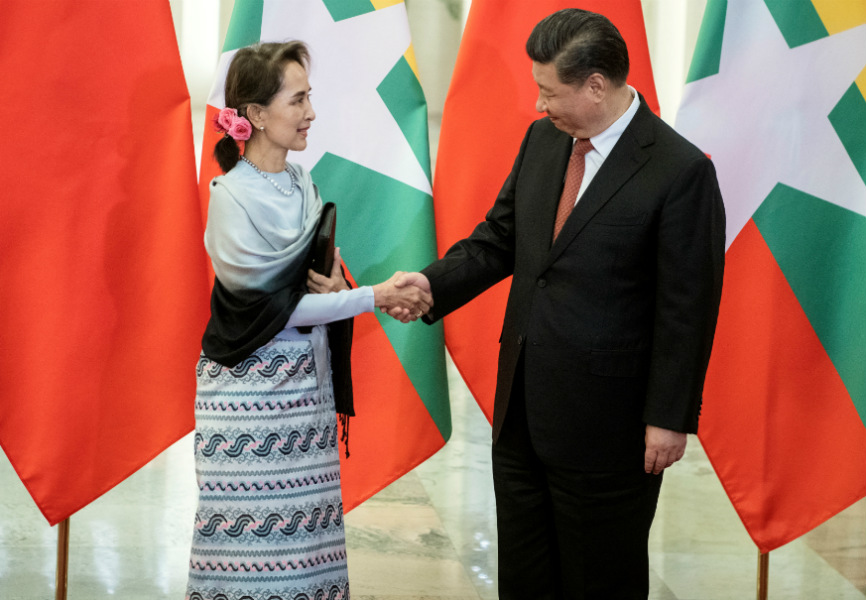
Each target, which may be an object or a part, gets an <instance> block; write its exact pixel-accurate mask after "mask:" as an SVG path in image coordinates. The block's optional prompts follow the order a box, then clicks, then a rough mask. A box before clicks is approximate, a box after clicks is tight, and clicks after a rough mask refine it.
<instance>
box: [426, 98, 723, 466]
mask: <svg viewBox="0 0 866 600" xmlns="http://www.w3.org/2000/svg"><path fill="white" fill-rule="evenodd" d="M571 147H572V138H571V137H570V136H569V135H568V134H566V133H564V132H562V131H560V130H558V129H556V127H554V126H553V124H552V123H551V122H550V120H549V119H547V118H543V119H540V120H538V121H536V122H534V123H533V124H532V125H531V126H530V127H529V130H528V131H527V133H526V136H525V137H524V140H523V143H522V145H521V147H520V152H519V154H518V156H517V159H516V160H515V162H514V167H513V168H512V171H511V174H510V175H509V176H508V178H507V179H506V181H505V184H504V185H503V187H502V190H501V191H500V193H499V196H498V197H497V199H496V202H495V204H494V205H493V208H492V209H491V210H490V212H489V213H488V214H487V217H486V219H485V220H484V221H483V222H482V223H480V224H479V225H478V226H477V227H476V228H475V230H474V231H473V233H472V234H471V235H470V236H469V237H468V238H466V239H464V240H462V241H460V242H458V243H457V244H455V245H454V246H453V247H452V248H451V249H450V250H449V251H448V252H447V253H446V255H445V256H444V257H443V258H442V259H440V260H439V261H437V262H435V263H433V264H432V265H430V266H429V267H427V268H426V269H425V270H424V271H423V272H424V274H425V275H426V276H427V277H428V279H429V280H430V283H431V287H432V291H433V299H434V302H435V306H434V309H433V313H432V314H431V315H430V316H429V317H427V318H426V320H427V321H428V322H432V321H435V320H436V319H439V318H441V317H443V316H444V315H446V314H448V313H450V312H451V311H453V310H455V309H456V308H458V307H459V306H461V305H463V304H464V303H466V302H467V301H469V300H470V299H471V298H473V297H475V296H476V295H478V294H479V293H481V292H482V291H484V290H485V289H487V288H488V287H490V286H491V285H493V284H494V283H496V282H498V281H500V280H502V279H503V278H505V277H507V276H509V275H513V276H514V278H513V281H512V284H511V291H510V295H509V298H508V304H507V307H506V312H505V321H504V324H503V327H502V335H501V338H500V354H499V369H498V376H497V387H496V399H495V405H494V414H493V438H494V442H495V441H496V439H497V437H498V435H499V431H500V430H501V427H502V423H503V421H504V419H505V413H506V411H507V409H508V403H509V398H510V397H511V393H512V385H513V383H514V381H515V369H516V368H517V366H518V360H519V358H520V357H521V354H522V355H523V358H524V361H525V362H524V363H523V364H524V369H525V371H524V374H525V378H523V381H525V397H526V418H527V421H528V425H529V431H530V434H531V436H532V440H533V444H534V445H535V447H536V450H537V451H538V452H539V454H541V455H543V456H545V457H546V458H547V459H549V460H553V461H560V460H561V461H563V462H566V463H568V464H570V465H572V466H576V467H578V468H582V469H586V470H611V469H613V470H618V469H626V468H636V467H640V466H642V465H643V454H644V433H645V426H646V424H652V425H656V426H659V427H664V428H667V429H673V430H676V431H682V432H696V431H697V426H698V415H699V412H700V404H701V394H702V390H703V382H704V376H705V374H706V368H707V362H708V361H709V356H710V349H711V346H712V340H713V334H714V331H715V324H716V318H717V316H718V307H719V300H720V297H721V288H722V271H723V266H724V250H725V243H724V236H725V219H724V206H723V204H722V199H721V194H720V192H719V187H718V183H717V181H716V176H715V170H714V168H713V165H712V163H711V162H710V160H709V159H708V158H707V157H706V156H705V155H704V154H703V153H702V152H700V151H699V150H698V149H697V148H696V147H694V146H693V145H692V144H690V143H689V142H688V141H686V140H685V139H684V138H682V137H681V136H680V135H679V134H677V133H676V132H675V131H673V129H671V128H670V127H669V126H668V125H666V124H665V123H664V122H662V121H661V120H660V119H659V118H658V117H656V116H655V115H654V114H653V113H652V112H651V111H650V110H649V109H648V108H647V106H646V103H645V102H644V101H643V99H642V98H641V104H640V107H639V109H638V112H637V114H636V115H635V116H634V118H633V119H632V122H631V123H630V124H629V126H628V127H627V128H626V130H625V131H624V132H623V134H622V136H621V138H620V139H619V141H618V142H617V144H616V145H615V147H614V148H613V150H612V151H611V153H610V155H609V156H608V157H607V159H606V160H605V161H604V163H603V164H602V166H601V169H600V170H599V171H598V173H597V174H596V176H595V177H594V178H593V180H592V182H591V183H590V185H589V187H588V188H587V189H586V191H585V192H584V195H583V196H582V197H581V199H580V201H579V202H578V203H577V205H576V207H575V209H574V211H573V212H572V214H571V216H570V217H569V218H568V220H567V221H566V223H565V225H564V227H563V229H562V231H561V233H560V235H559V237H558V238H557V239H556V242H555V243H554V244H552V245H551V239H552V236H553V223H554V218H555V214H556V210H557V204H558V202H559V196H560V194H561V192H562V187H563V180H564V174H565V170H566V167H567V163H568V159H569V156H570V153H571ZM520 380H521V379H520V378H518V381H520Z"/></svg>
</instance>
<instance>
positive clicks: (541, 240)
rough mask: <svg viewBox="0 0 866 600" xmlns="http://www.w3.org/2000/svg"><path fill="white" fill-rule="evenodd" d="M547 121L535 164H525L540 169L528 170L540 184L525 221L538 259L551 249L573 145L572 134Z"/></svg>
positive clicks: (534, 156)
mask: <svg viewBox="0 0 866 600" xmlns="http://www.w3.org/2000/svg"><path fill="white" fill-rule="evenodd" d="M539 124H541V123H539ZM544 125H545V126H546V127H548V128H549V132H548V135H549V138H547V137H546V138H544V141H543V142H542V143H541V144H539V146H538V151H536V152H535V153H534V155H533V157H532V163H531V165H530V164H528V163H527V165H526V167H525V168H530V169H533V170H535V171H536V172H535V173H530V174H528V177H527V179H528V180H529V181H532V182H534V185H535V186H537V187H535V188H534V189H532V193H531V194H530V195H529V196H528V197H530V198H532V204H531V206H530V207H529V210H527V211H526V213H525V221H524V223H525V225H524V226H525V227H526V233H527V239H530V240H533V243H532V248H533V254H534V255H535V261H542V260H544V258H545V257H546V255H547V251H548V250H549V249H550V241H551V238H552V237H553V223H554V221H555V220H556V209H557V206H558V205H559V196H560V195H561V194H562V185H563V180H564V179H565V170H566V168H567V167H568V159H569V157H570V156H571V148H572V137H571V136H570V135H568V134H567V133H564V132H562V131H560V130H559V129H556V128H555V127H554V126H553V124H552V123H550V122H549V121H548V122H546V123H544ZM535 240H538V242H537V243H536V241H535ZM536 253H537V254H536Z"/></svg>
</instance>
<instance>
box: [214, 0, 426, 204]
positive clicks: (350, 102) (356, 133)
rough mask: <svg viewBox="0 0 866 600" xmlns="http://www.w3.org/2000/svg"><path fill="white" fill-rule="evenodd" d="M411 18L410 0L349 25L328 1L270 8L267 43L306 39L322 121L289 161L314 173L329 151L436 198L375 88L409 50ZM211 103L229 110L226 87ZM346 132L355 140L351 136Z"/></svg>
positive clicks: (226, 57)
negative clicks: (408, 23) (408, 22)
mask: <svg viewBox="0 0 866 600" xmlns="http://www.w3.org/2000/svg"><path fill="white" fill-rule="evenodd" d="M406 20H407V16H406V8H405V5H404V4H403V3H400V4H395V5H393V6H389V7H387V8H382V9H379V10H375V11H372V12H369V13H366V14H363V15H359V16H357V17H353V18H351V19H344V20H342V21H334V19H333V18H332V17H331V14H330V13H329V12H328V9H327V8H326V6H325V5H324V3H322V2H310V1H309V0H285V1H283V2H268V3H265V5H264V12H263V14H262V33H261V40H262V41H263V42H277V41H288V40H291V39H297V40H301V41H303V42H305V43H306V44H307V45H308V46H309V48H310V53H311V54H312V57H311V62H312V64H311V67H310V74H309V78H310V86H311V87H312V90H313V91H312V96H311V100H312V103H313V109H314V110H315V111H316V121H314V122H313V126H312V128H311V129H310V136H309V139H308V142H307V144H308V145H307V149H306V150H305V151H304V152H301V153H293V154H292V155H291V157H290V160H292V161H294V162H297V163H300V164H302V165H304V166H305V167H306V168H308V169H310V170H312V168H313V167H314V166H315V165H316V163H317V162H319V159H321V158H322V156H324V155H325V153H326V152H330V153H331V154H335V155H337V156H340V157H342V158H345V159H346V160H350V161H352V162H354V163H357V164H359V165H361V166H363V167H366V168H368V169H371V170H373V171H377V172H379V173H381V174H383V175H386V176H388V177H391V178H392V179H396V180H398V181H401V182H403V183H405V184H406V185H409V186H412V187H414V188H415V189H418V190H420V191H422V192H424V193H426V194H432V193H433V192H432V188H431V185H430V180H429V179H428V177H427V174H426V173H425V171H424V169H423V168H422V166H421V164H420V163H419V162H418V160H417V159H416V158H415V155H414V153H413V152H412V148H411V147H410V145H409V142H408V141H407V140H406V137H405V135H404V134H403V132H402V131H401V129H400V127H399V125H398V124H397V122H396V121H395V120H394V117H393V116H392V115H391V112H390V111H389V110H388V107H387V106H386V105H385V103H384V102H383V101H382V98H381V97H380V96H379V94H378V92H377V91H376V88H377V86H378V85H379V84H380V83H381V82H382V80H383V79H385V77H386V76H387V75H388V73H389V72H390V70H391V69H392V68H393V67H394V65H395V64H397V62H398V61H399V60H400V58H401V57H402V56H403V55H404V54H405V53H406V51H407V50H408V49H409V46H410V44H411V39H410V36H409V30H408V28H407V27H406V26H405V25H406ZM234 54H235V52H227V53H224V54H223V56H222V57H221V59H220V66H219V71H220V73H221V75H220V76H219V77H218V78H217V82H220V83H221V82H222V81H225V72H226V71H227V70H228V65H229V64H230V63H231V60H232V58H234ZM208 104H210V105H211V106H215V107H217V108H222V107H224V106H225V93H224V90H223V89H222V86H221V85H220V86H217V87H216V88H215V89H214V90H213V91H212V92H211V97H210V99H209V101H208ZM347 131H351V132H352V135H350V136H349V135H345V133H346V132H347ZM374 147H375V151H374V150H372V148H374Z"/></svg>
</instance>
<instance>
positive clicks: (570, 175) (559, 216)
mask: <svg viewBox="0 0 866 600" xmlns="http://www.w3.org/2000/svg"><path fill="white" fill-rule="evenodd" d="M590 150H592V142H590V141H589V140H588V139H586V140H581V139H578V140H577V141H576V142H574V149H573V150H572V151H571V158H570V159H569V160H568V170H567V171H566V175H565V186H564V187H563V188H562V196H560V197H559V208H558V209H556V222H555V223H554V225H553V239H554V240H556V236H558V235H559V231H560V230H561V229H562V226H563V225H565V221H566V219H568V215H570V214H571V211H572V210H574V205H575V203H576V202H577V193H578V192H579V191H580V184H581V182H582V181H583V172H584V171H585V170H586V153H587V152H589V151H590Z"/></svg>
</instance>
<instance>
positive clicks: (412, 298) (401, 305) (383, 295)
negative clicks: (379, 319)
mask: <svg viewBox="0 0 866 600" xmlns="http://www.w3.org/2000/svg"><path fill="white" fill-rule="evenodd" d="M373 298H374V303H375V305H376V308H378V309H379V310H381V311H382V312H383V313H388V314H389V315H390V316H392V317H394V318H395V319H397V320H398V321H400V322H401V323H409V322H410V321H414V320H416V319H418V318H420V317H423V316H424V315H426V314H427V313H428V312H429V311H430V309H431V308H432V307H433V294H432V293H431V291H430V282H429V281H428V280H427V277H425V276H424V275H422V274H421V273H404V272H403V271H397V272H396V273H394V275H392V276H391V278H390V279H388V280H387V281H383V282H382V283H379V284H377V285H374V286H373Z"/></svg>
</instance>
